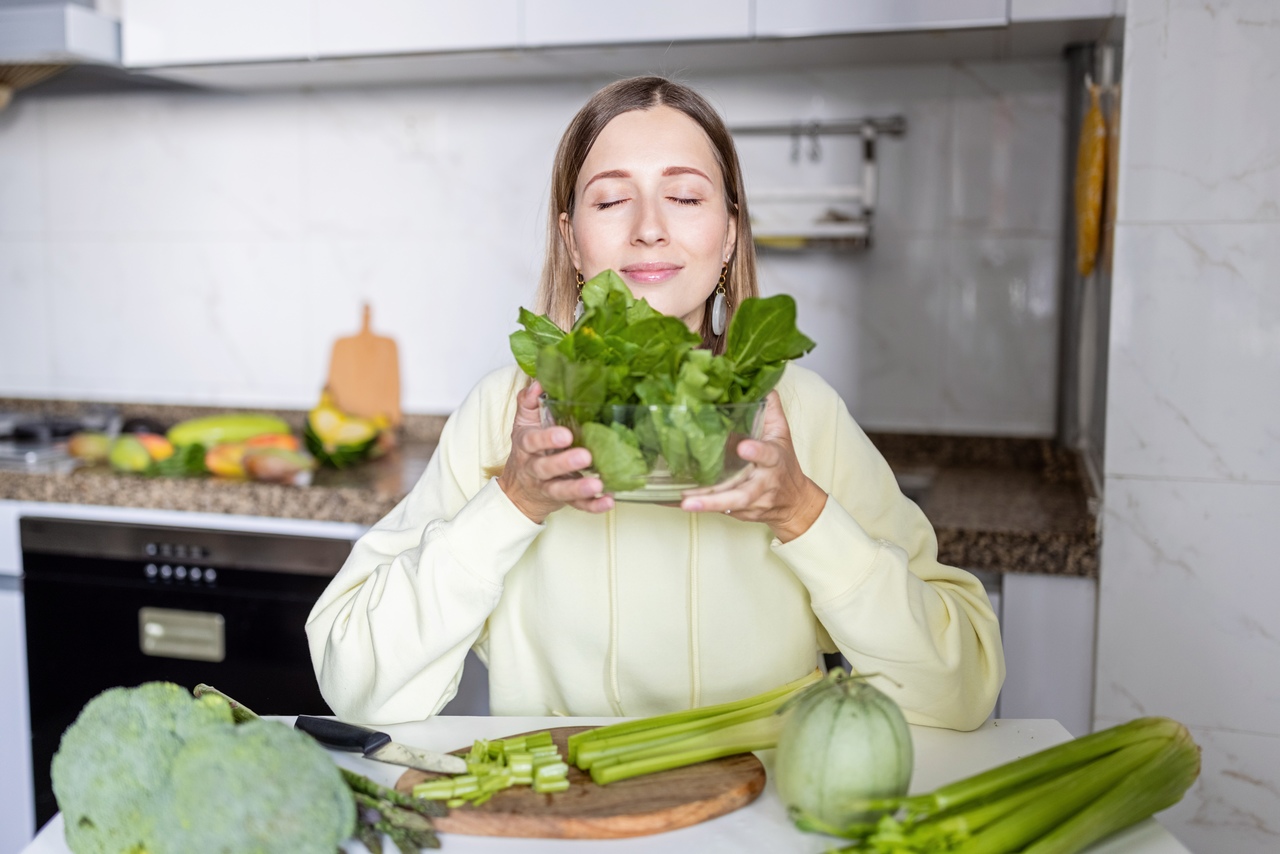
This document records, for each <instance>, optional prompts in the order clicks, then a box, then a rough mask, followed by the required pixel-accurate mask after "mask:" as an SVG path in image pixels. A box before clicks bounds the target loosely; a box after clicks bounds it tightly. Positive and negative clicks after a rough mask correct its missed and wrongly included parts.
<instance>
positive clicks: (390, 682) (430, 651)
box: [306, 369, 543, 724]
mask: <svg viewBox="0 0 1280 854" xmlns="http://www.w3.org/2000/svg"><path fill="white" fill-rule="evenodd" d="M519 379H520V375H519V374H518V372H517V371H515V369H511V370H510V371H500V372H496V373H495V374H491V375H490V376H489V377H487V378H486V379H485V380H483V381H482V382H481V383H480V384H479V385H478V386H477V387H476V389H475V390H473V391H472V393H471V394H470V395H469V396H468V398H467V400H466V401H465V402H464V403H463V404H462V406H461V407H460V408H459V409H458V410H457V412H455V413H454V414H453V415H452V416H451V417H450V419H449V421H448V422H447V423H446V425H445V428H444V431H443V432H442V433H441V436H440V442H439V445H438V447H437V449H436V452H435V454H434V455H432V458H431V461H430V463H429V464H428V466H427V470H426V472H425V473H424V474H423V476H422V478H421V480H419V481H418V483H417V485H416V486H415V487H414V488H413V490H412V491H411V492H410V493H409V494H408V495H407V496H406V497H405V498H404V500H403V501H401V502H400V504H399V505H397V506H396V507H395V508H394V509H393V510H392V511H391V512H390V513H388V514H387V516H386V517H385V518H383V519H382V520H381V521H379V522H378V523H377V524H376V525H374V526H373V527H372V528H370V529H369V530H368V531H367V532H366V533H365V534H364V535H363V536H362V537H361V538H360V539H359V540H358V541H357V542H356V544H355V547H354V548H353V549H352V552H351V555H350V556H349V557H348V558H347V561H346V563H345V564H344V565H343V567H342V569H341V570H340V571H339V572H338V574H337V575H336V576H334V579H333V581H332V582H330V584H329V586H328V588H327V589H326V590H325V592H324V593H323V594H322V595H321V597H320V599H319V601H317V602H316V604H315V607H314V608H312V610H311V614H310V616H309V617H308V618H307V624H306V632H307V641H308V644H309V645H310V649H311V661H312V665H313V666H314V668H315V671H316V678H317V679H318V680H319V683H320V692H321V694H322V695H323V696H324V698H325V700H326V701H327V702H328V703H329V705H330V707H332V709H333V711H334V713H335V714H337V716H338V717H340V718H342V719H344V720H350V721H361V722H364V723H379V724H382V723H396V722H401V721H411V720H422V719H424V718H426V717H428V716H430V715H432V714H434V713H436V712H438V711H439V710H440V709H441V708H442V707H443V706H444V705H445V704H446V703H447V702H449V700H451V699H452V698H453V696H454V694H456V693H457V688H458V681H459V679H460V678H461V675H462V665H463V660H464V658H465V657H466V654H467V650H468V649H470V648H471V646H472V645H473V644H475V643H476V641H477V640H478V639H479V638H480V637H481V634H482V632H483V629H484V626H485V622H486V620H487V619H488V617H489V615H490V614H491V613H492V612H493V609H494V608H495V607H496V606H497V604H498V599H499V597H500V596H501V595H502V588H503V582H504V579H505V577H506V574H507V572H508V571H510V569H511V568H512V567H513V566H514V565H515V564H516V562H517V561H518V560H519V559H520V557H521V555H523V554H524V552H525V550H526V549H527V548H528V547H529V544H530V543H532V542H533V540H534V538H536V537H537V535H538V534H539V532H541V530H542V529H543V526H542V525H538V524H537V523H535V522H533V521H531V520H530V519H529V518H528V517H527V516H525V515H524V514H523V513H521V512H520V510H519V509H518V508H517V507H516V506H515V505H514V504H512V503H511V501H510V500H509V499H508V498H507V496H506V493H504V492H503V491H502V489H501V487H499V486H498V483H497V481H496V480H492V479H488V478H486V476H485V473H484V468H485V466H486V465H493V464H495V463H501V462H502V460H503V459H505V457H506V454H507V451H508V450H509V447H510V435H509V434H510V430H511V424H512V420H513V419H514V417H515V409H514V399H515V392H516V390H517V389H518V388H519V385H520V383H519Z"/></svg>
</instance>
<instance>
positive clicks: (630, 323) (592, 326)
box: [511, 270, 814, 492]
mask: <svg viewBox="0 0 1280 854" xmlns="http://www.w3.org/2000/svg"><path fill="white" fill-rule="evenodd" d="M582 302H583V305H584V311H583V314H582V317H581V318H579V320H578V321H577V322H576V323H575V324H574V325H573V328H572V329H571V330H569V331H568V332H567V333H566V332H563V331H562V330H560V328H559V327H557V326H556V325H555V324H554V323H553V322H552V321H551V320H550V319H549V318H547V317H546V316H545V315H537V314H534V313H532V312H530V311H529V310H527V309H523V308H522V309H521V310H520V324H521V326H523V327H524V328H523V329H521V330H519V331H516V332H514V333H512V335H511V352H512V354H513V355H514V356H515V358H516V362H517V363H518V364H519V365H520V367H521V369H523V370H524V372H525V373H527V374H529V375H530V376H533V377H536V378H537V379H538V381H539V382H541V383H542V387H543V389H544V391H545V392H546V394H547V401H546V404H547V406H548V409H549V411H550V412H551V414H552V417H553V418H554V419H555V421H556V423H558V424H563V425H565V426H568V427H569V428H570V429H572V430H573V432H574V437H575V442H574V444H575V445H578V446H583V447H586V448H588V449H589V450H590V451H591V453H592V460H593V466H594V468H595V470H596V472H597V473H598V474H599V475H600V477H601V480H602V481H603V482H604V486H605V489H606V490H608V491H610V492H619V491H626V490H632V489H637V488H639V487H640V486H642V485H643V484H644V482H645V478H646V476H647V475H649V474H650V473H651V472H653V471H655V469H656V468H657V467H658V466H664V467H665V469H666V471H667V472H668V473H669V475H670V478H671V480H672V481H673V482H677V483H683V484H687V485H695V484H698V485H707V484H713V483H717V482H719V480H720V479H721V477H722V476H723V475H724V474H725V473H726V471H727V469H728V466H729V464H730V462H733V463H735V464H739V465H740V464H741V461H739V460H729V459H726V456H727V454H728V453H729V452H731V451H732V446H733V444H734V443H733V442H732V441H731V440H732V439H733V437H735V436H740V437H746V436H749V435H751V434H752V427H753V425H754V423H755V419H756V417H757V415H758V414H759V411H760V409H761V405H762V404H761V402H762V401H763V400H764V397H765V395H767V394H768V393H769V391H770V390H771V389H772V388H773V387H774V386H775V385H777V383H778V380H780V379H781V378H782V373H783V371H784V370H785V368H786V363H787V362H788V361H790V360H792V359H797V358H799V357H800V356H803V355H804V354H805V353H807V352H809V351H810V350H812V349H813V347H814V343H813V341H811V340H810V339H809V338H808V337H806V336H805V335H804V334H803V333H801V332H800V330H799V329H797V328H796V305H795V300H793V299H792V298H791V297H789V296H786V295H785V294H783V295H778V296H773V297H767V298H759V297H755V298H751V299H747V300H744V301H743V303H742V305H740V306H739V307H738V309H737V311H736V313H735V314H734V317H733V321H732V322H731V323H730V324H729V329H728V338H727V345H726V350H725V353H724V355H715V354H714V353H712V352H711V351H709V350H705V349H700V347H701V344H702V339H701V336H699V335H698V334H697V333H695V332H692V331H690V330H689V328H688V327H686V326H685V324H684V322H683V321H682V320H680V319H679V318H677V317H669V316H667V315H664V314H661V313H659V312H658V311H657V310H655V309H654V308H653V307H652V306H650V305H649V304H648V302H646V301H645V300H643V299H636V298H635V297H634V296H633V295H632V294H631V291H630V290H628V289H627V286H626V284H625V283H623V281H622V279H620V278H619V277H618V275H617V274H616V273H614V272H613V271H612V270H606V271H605V272H603V273H601V274H600V275H598V276H596V277H594V278H592V279H591V280H590V281H589V282H587V283H586V284H585V285H584V286H583V288H582ZM743 404H752V405H751V406H743ZM593 425H594V426H593Z"/></svg>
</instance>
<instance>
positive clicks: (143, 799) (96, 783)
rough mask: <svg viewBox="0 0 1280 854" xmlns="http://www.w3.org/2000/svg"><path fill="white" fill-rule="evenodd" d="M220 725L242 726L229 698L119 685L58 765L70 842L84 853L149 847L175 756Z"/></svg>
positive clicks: (99, 702) (74, 731)
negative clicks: (233, 714)
mask: <svg viewBox="0 0 1280 854" xmlns="http://www.w3.org/2000/svg"><path fill="white" fill-rule="evenodd" d="M219 728H223V729H226V730H228V731H230V730H232V729H233V728H234V724H233V723H232V720H231V708H230V707H229V706H228V705H227V703H226V702H225V701H223V700H221V699H219V698H216V697H209V698H202V699H200V700H196V699H194V698H192V696H191V694H190V693H188V692H187V691H186V690H185V689H184V688H182V687H181V686H179V685H174V684H172V683H167V682H149V683H147V684H145V685H140V686H138V687H136V688H112V689H110V690H107V691H104V692H103V693H101V694H99V695H98V696H96V697H94V698H93V699H92V700H90V701H89V703H88V704H87V705H85V707H84V708H83V709H81V711H80V715H79V716H78V717H77V718H76V720H75V722H74V723H73V724H72V725H71V726H69V727H67V730H66V732H64V733H63V735H62V741H61V743H60V744H59V746H58V752H57V753H56V754H54V757H53V764H52V766H51V767H50V775H51V776H52V778H53V793H54V795H55V796H56V797H57V799H58V807H59V808H60V809H61V810H62V813H63V818H64V819H65V821H66V834H67V845H68V846H69V847H70V848H71V850H72V851H74V852H76V854H120V852H125V851H131V850H136V849H138V848H141V847H145V846H146V843H147V841H148V840H149V839H150V838H151V832H152V827H153V826H154V823H155V815H154V811H153V809H152V805H153V802H154V799H155V797H156V795H157V794H158V793H163V792H164V791H166V790H167V788H168V786H169V770H170V767H171V766H172V764H173V761H174V759H175V758H177V756H178V754H179V753H180V752H181V751H182V749H183V747H184V746H185V745H186V743H187V740H188V739H190V738H192V737H194V736H197V735H199V734H200V733H202V732H205V731H208V730H210V729H219Z"/></svg>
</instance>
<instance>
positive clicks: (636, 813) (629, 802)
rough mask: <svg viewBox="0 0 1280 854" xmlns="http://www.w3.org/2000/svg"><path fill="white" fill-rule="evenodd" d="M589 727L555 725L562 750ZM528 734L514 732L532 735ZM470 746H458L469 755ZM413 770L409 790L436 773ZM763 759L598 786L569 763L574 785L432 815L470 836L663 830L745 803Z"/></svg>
mask: <svg viewBox="0 0 1280 854" xmlns="http://www.w3.org/2000/svg"><path fill="white" fill-rule="evenodd" d="M587 729H592V727H581V726H576V727H558V728H556V729H552V730H551V738H552V740H553V741H555V744H556V747H558V748H559V749H560V754H561V755H562V756H568V748H567V746H566V742H567V740H568V738H569V736H571V735H573V734H574V733H576V732H582V731H583V730H587ZM527 734H528V733H516V735H527ZM468 750H470V745H468V746H467V747H466V748H462V749H459V750H456V751H454V752H455V753H462V754H465V753H466V752H467V751H468ZM439 776H440V775H439V774H428V773H425V772H422V771H415V770H409V771H406V772H405V773H404V774H402V775H401V776H400V779H399V780H398V781H396V789H397V790H398V791H401V792H404V793H405V794H409V793H410V792H411V791H412V789H413V787H414V785H415V784H417V783H420V782H422V781H423V780H427V779H431V778H433V777H439ZM764 783H765V771H764V766H763V765H762V764H761V763H760V760H759V759H757V758H756V757H755V756H754V755H753V754H750V753H746V754H741V755H739V756H729V757H726V758H724V759H716V760H714V761H711V762H702V763H700V764H698V765H689V766H686V767H684V768H676V769H673V770H671V771H663V772H662V773H660V774H648V775H645V776H643V777H632V778H631V779H630V780H622V781H620V782H617V783H610V784H609V785H608V786H597V785H596V784H595V783H593V782H591V775H590V774H587V773H586V772H584V771H580V770H579V769H577V768H575V767H574V766H572V765H570V766H569V789H568V790H567V791H564V792H558V793H556V794H547V795H542V794H538V793H537V792H534V791H533V789H532V788H530V787H528V786H512V787H511V788H509V789H504V790H503V791H500V792H498V793H497V794H495V795H494V796H493V797H492V798H491V799H490V800H489V801H488V802H487V803H484V804H481V805H480V806H478V807H473V806H470V805H467V806H461V807H455V808H453V809H452V810H451V811H450V812H449V815H448V816H446V817H444V818H438V819H433V823H434V824H435V826H436V829H437V830H439V831H440V832H442V833H458V834H462V835H465V836H519V837H527V838H550V839H620V838H623V837H628V836H646V835H648V834H652V833H664V832H666V831H668V830H676V829H677V828H681V827H688V826H690V825H693V824H698V823H700V822H704V821H707V820H708V819H712V818H716V817H717V816H721V815H724V814H725V813H729V812H733V811H734V810H736V809H739V808H741V807H744V806H746V805H747V804H749V803H751V802H752V801H754V800H755V799H756V798H757V797H758V796H759V795H760V793H761V792H762V791H764Z"/></svg>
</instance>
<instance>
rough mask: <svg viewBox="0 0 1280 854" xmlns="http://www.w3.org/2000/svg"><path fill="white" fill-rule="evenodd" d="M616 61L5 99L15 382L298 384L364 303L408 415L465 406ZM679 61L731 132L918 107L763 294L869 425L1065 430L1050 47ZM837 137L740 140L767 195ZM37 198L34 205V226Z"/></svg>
mask: <svg viewBox="0 0 1280 854" xmlns="http://www.w3.org/2000/svg"><path fill="white" fill-rule="evenodd" d="M605 82H607V80H605V79H601V78H580V79H573V80H562V81H551V82H548V81H542V82H536V83H528V84H522V83H483V84H481V83H450V84H437V85H416V86H398V87H392V86H388V87H377V88H368V89H342V90H316V91H299V92H289V91H276V92H259V93H253V94H229V93H217V92H201V91H191V92H172V91H168V92H143V93H128V94H114V95H102V96H75V97H69V96H61V97H47V98H41V97H38V96H28V97H26V98H24V99H23V101H22V104H21V109H20V110H17V111H13V110H10V111H9V112H7V113H6V114H3V116H2V117H0V122H3V123H4V124H3V128H4V133H0V146H3V147H2V148H0V151H3V152H5V153H6V154H12V155H13V156H12V158H5V159H0V162H2V163H4V165H3V166H0V182H5V183H4V184H0V186H3V187H6V188H7V187H9V186H12V187H14V188H15V189H14V192H12V193H6V194H3V195H0V241H9V242H12V241H14V240H17V239H18V238H19V237H20V236H23V235H25V236H26V237H30V238H38V240H36V241H33V242H32V245H35V246H39V247H40V248H39V249H38V250H35V251H37V252H38V253H41V254H42V257H41V258H40V259H39V260H40V262H41V263H40V264H39V265H35V267H32V262H31V260H30V259H28V260H27V261H24V262H23V263H24V269H25V268H32V269H34V270H35V271H36V272H34V273H28V274H26V275H28V277H30V276H32V275H34V276H37V277H39V286H38V287H37V288H36V291H35V293H29V294H28V295H27V296H26V301H27V302H28V303H34V304H35V305H36V306H37V308H38V310H40V311H43V312H44V314H45V315H46V316H55V315H56V316H57V318H58V326H57V332H56V335H54V334H53V333H52V332H51V333H49V337H48V340H47V342H46V343H45V344H44V345H43V346H44V347H45V348H47V349H46V350H45V351H44V352H41V353H39V354H38V355H39V357H40V358H43V359H44V362H45V364H47V365H48V368H47V369H46V370H44V372H43V373H42V372H41V369H40V368H38V367H31V368H26V367H19V366H18V365H16V364H12V363H11V365H9V366H6V369H5V371H4V373H3V374H0V395H3V394H6V393H19V394H24V395H38V396H53V397H57V396H83V397H90V398H95V399H123V398H129V399H142V400H155V401H163V402H191V403H199V404H227V405H239V404H244V405H248V404H253V405H270V404H275V405H281V406H298V405H308V404H309V403H311V402H313V401H314V400H315V398H316V397H317V396H318V394H319V389H320V383H322V382H323V377H324V375H325V372H326V370H327V366H328V353H329V347H330V344H331V343H332V341H333V340H334V339H335V338H337V337H339V336H342V335H350V334H354V332H355V331H356V330H357V329H358V327H359V318H360V306H361V304H362V303H364V302H369V303H370V304H371V305H372V307H373V314H374V323H373V328H374V331H375V332H377V333H379V334H383V335H389V336H391V337H393V338H395V339H396V341H397V344H398V345H399V349H400V354H401V381H402V401H403V406H404V409H405V410H406V411H410V412H413V411H422V412H447V411H450V410H452V409H453V408H454V407H455V406H456V405H457V403H458V402H459V401H460V400H461V398H462V396H463V395H464V394H465V392H466V391H467V389H469V388H470V386H471V385H472V384H473V383H474V382H475V380H476V379H477V378H478V377H479V376H480V375H481V374H483V373H484V372H485V371H487V370H489V369H490V368H492V367H496V366H498V365H501V364H504V363H506V362H507V361H508V360H509V352H508V349H507V336H508V335H509V333H510V332H511V331H513V330H514V329H515V328H516V323H515V317H516V311H517V308H518V306H520V305H531V304H532V299H533V293H534V290H535V287H536V282H537V278H538V274H539V271H540V269H541V263H542V253H543V250H544V246H545V239H546V237H545V219H544V217H545V206H546V196H547V193H548V179H549V172H550V167H551V161H552V157H553V155H554V151H555V146H556V144H557V142H558V140H559V137H560V134H561V133H562V131H563V129H564V127H565V126H566V125H567V124H568V122H569V120H570V119H571V118H572V116H573V114H574V112H576V110H577V109H578V108H579V107H580V106H581V104H582V103H583V101H584V100H585V99H586V98H587V97H588V96H589V95H590V94H591V93H592V92H593V91H595V90H596V89H597V88H598V87H599V86H600V85H601V84H603V83H605ZM689 82H691V83H692V84H694V85H695V86H696V87H698V88H699V89H700V90H701V91H703V92H704V93H706V94H707V96H708V97H709V98H710V99H711V100H712V102H713V103H715V104H716V106H717V107H718V108H719V109H720V110H721V111H722V112H723V113H724V115H725V116H726V118H727V120H728V122H729V123H730V125H735V124H755V123H763V122H769V123H783V124H786V123H788V122H795V121H809V120H813V119H836V118H849V117H858V116H865V115H892V114H896V113H901V114H903V115H905V116H906V117H907V121H908V130H907V134H906V136H905V137H902V138H888V139H884V140H882V141H881V142H880V145H879V155H880V157H879V165H880V175H879V186H880V199H879V205H878V210H877V217H878V219H877V243H876V245H875V246H873V247H872V248H871V249H870V250H868V251H866V252H862V253H848V252H830V251H808V252H799V253H789V254H788V253H776V254H771V255H768V256H765V257H763V258H762V262H761V278H762V287H763V288H764V290H765V291H766V292H767V293H776V292H778V291H781V290H785V291H787V292H790V293H793V294H795V295H796V297H797V299H798V301H799V303H800V324H801V327H802V328H803V329H805V330H806V331H807V332H809V334H810V335H811V336H812V337H813V338H814V339H815V340H817V341H818V343H819V347H818V350H817V351H816V352H815V353H814V355H813V356H812V357H810V358H809V361H808V364H810V365H811V366H812V367H814V368H816V369H818V370H820V371H821V372H822V373H823V374H824V375H825V376H826V377H827V378H828V379H829V380H830V381H831V382H832V383H833V385H835V386H836V387H837V389H838V390H839V391H840V392H841V393H842V394H844V396H845V397H846V399H847V400H848V401H849V402H850V405H851V407H852V408H853V410H854V413H855V415H857V416H858V417H859V418H860V419H861V420H862V421H863V422H864V423H866V424H868V425H869V426H875V427H879V428H882V429H908V430H920V431H928V430H934V431H939V430H949V429H954V430H959V431H963V432H984V433H1005V434H1021V435H1026V434H1031V435H1051V434H1052V432H1053V417H1052V407H1051V406H1050V405H1048V403H1049V402H1050V401H1049V395H1051V388H1052V385H1053V376H1054V367H1053V366H1054V364H1055V360H1056V353H1057V343H1056V320H1054V318H1053V317H1052V316H1050V317H1045V316H1042V315H1041V314H1040V313H1039V309H1040V307H1041V306H1042V305H1043V304H1045V303H1044V300H1045V299H1046V298H1049V297H1051V293H1052V283H1048V285H1049V290H1048V291H1046V290H1045V285H1046V282H1045V280H1044V278H1043V275H1042V273H1043V272H1044V271H1050V270H1052V269H1054V268H1055V265H1056V264H1057V246H1056V242H1055V234H1056V228H1057V225H1056V217H1057V213H1056V205H1057V199H1058V198H1059V187H1058V184H1059V183H1060V176H1061V174H1062V163H1061V160H1062V156H1063V154H1062V141H1061V136H1062V127H1061V110H1060V106H1061V104H1062V102H1063V100H1064V99H1063V87H1064V79H1063V70H1062V67H1061V65H1060V64H1059V63H1057V62H1053V61H1037V62H1016V63H1010V64H1008V65H1002V64H998V63H975V64H965V65H950V64H941V63H939V64H926V65H894V66H883V67H877V66H870V67H855V66H850V67H847V68H822V69H815V70H811V71H794V70H793V71H785V72H783V71H779V72H772V71H770V72H759V73H755V74H746V75H724V76H710V77H707V78H705V79H697V80H690V81H689ZM820 145H821V151H820V153H821V157H820V159H818V160H816V161H815V160H812V159H810V158H809V156H808V155H809V149H808V147H807V144H806V145H805V146H803V147H802V157H801V159H800V160H799V162H794V163H793V162H792V161H791V159H790V157H789V154H790V142H789V140H788V139H787V138H786V137H785V136H784V137H778V138H769V139H758V138H744V140H743V142H742V145H741V153H742V160H743V165H744V170H745V172H746V177H747V182H748V186H749V187H752V188H755V187H769V186H805V185H809V186H822V185H826V184H831V183H847V182H850V181H851V180H854V179H856V178H857V177H858V174H859V173H858V171H857V167H858V163H859V154H858V149H859V146H858V144H857V142H856V141H855V140H853V139H852V138H849V137H843V138H842V137H834V136H833V137H823V138H822V139H821V140H820ZM11 161H12V162H17V161H21V162H22V163H23V164H25V165H24V168H21V169H18V168H14V167H12V166H10V165H9V163H10V162H11ZM26 166H34V167H35V168H32V169H28V168H26ZM30 172H35V173H37V174H39V175H42V176H44V177H43V178H41V179H39V180H33V179H31V178H30V177H28V175H29V173H30ZM1048 200H1052V201H1048ZM19 204H21V205H22V206H23V207H24V208H30V209H32V210H34V211H39V212H41V213H40V214H39V216H38V218H37V219H35V220H32V221H30V222H26V223H23V222H22V217H21V214H20V212H19V211H18V210H16V208H17V206H18V205H19ZM27 251H28V252H30V251H31V250H27ZM10 266H12V265H10ZM4 269H8V268H7V267H6V268H4ZM9 275H10V274H6V278H4V279H0V288H3V289H5V290H9V289H11V288H14V287H16V286H17V282H18V279H16V278H9V277H8V276H9ZM12 275H16V273H15V274H12ZM1050 302H1053V300H1052V299H1050ZM1031 309H1034V310H1031ZM1049 310H1050V312H1051V314H1054V315H1056V311H1057V308H1056V303H1054V304H1052V305H1050V307H1049ZM108 313H110V317H111V318H112V321H111V323H110V324H109V325H108V324H104V323H103V321H102V318H104V317H106V316H108ZM36 343H37V344H39V342H36ZM6 346H11V345H0V347H6ZM55 348H56V352H53V350H54V349H55ZM159 354H163V358H157V356H158V355H159ZM39 361H40V359H39V358H38V359H37V360H35V362H34V363H33V364H39ZM1032 374H1035V376H1032Z"/></svg>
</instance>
